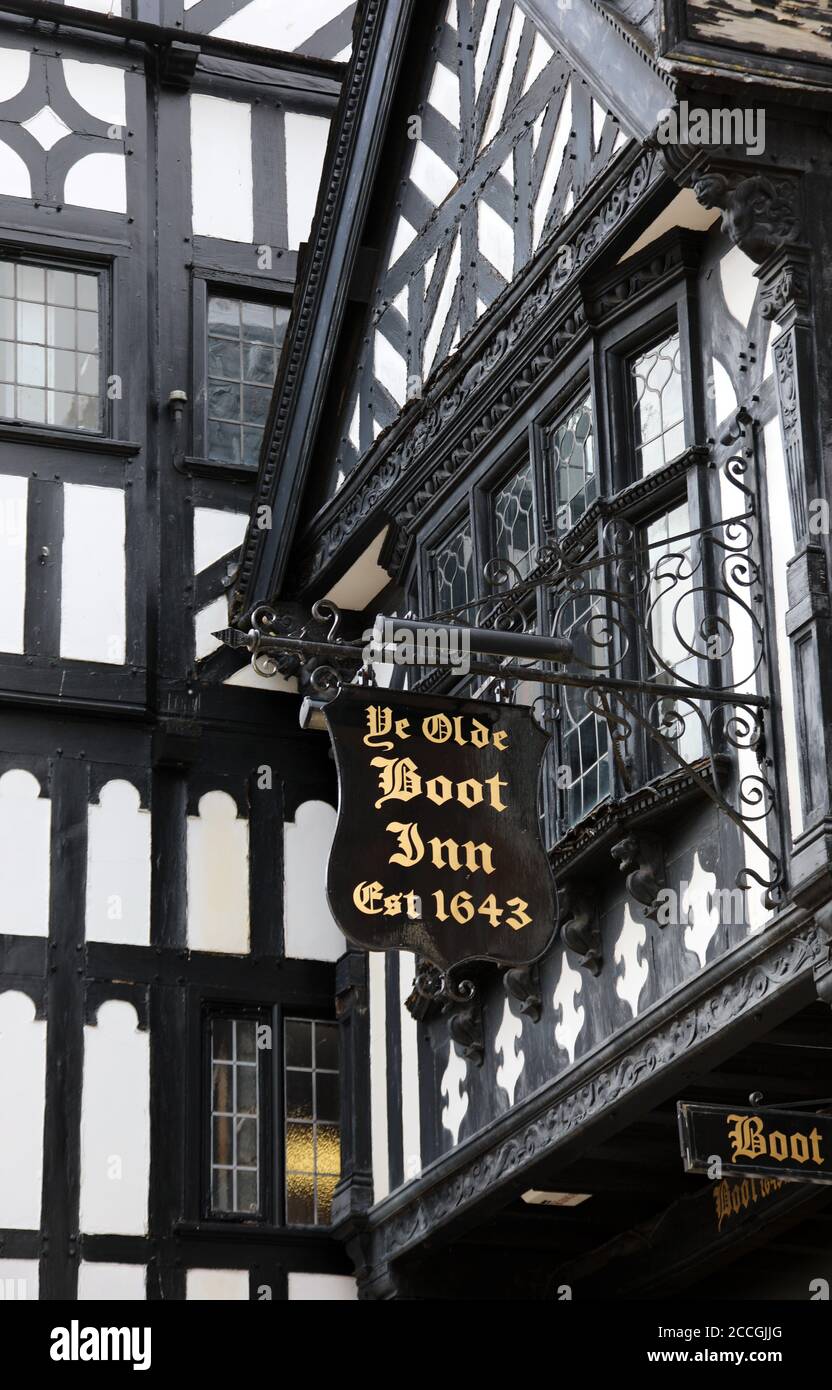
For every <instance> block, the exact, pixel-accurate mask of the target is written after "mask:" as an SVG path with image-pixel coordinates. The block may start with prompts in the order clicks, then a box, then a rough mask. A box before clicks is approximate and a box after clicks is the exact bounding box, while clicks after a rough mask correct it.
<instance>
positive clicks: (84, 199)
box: [64, 150, 127, 213]
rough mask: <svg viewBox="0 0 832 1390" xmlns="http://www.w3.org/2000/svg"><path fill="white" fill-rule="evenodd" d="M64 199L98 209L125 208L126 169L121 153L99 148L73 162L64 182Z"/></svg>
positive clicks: (101, 210) (81, 206) (122, 210)
mask: <svg viewBox="0 0 832 1390" xmlns="http://www.w3.org/2000/svg"><path fill="white" fill-rule="evenodd" d="M64 201H65V202H67V203H72V204H73V205H74V206H75V207H79V208H96V209H97V210H98V211H99V212H122V213H124V212H126V211H127V171H126V166H125V157H124V155H123V154H115V153H113V154H110V153H109V152H107V151H103V150H99V151H97V152H96V153H95V154H85V155H82V157H81V158H80V159H78V160H76V162H75V163H74V164H73V165H72V167H71V168H70V170H69V172H68V173H67V176H66V179H65V181H64Z"/></svg>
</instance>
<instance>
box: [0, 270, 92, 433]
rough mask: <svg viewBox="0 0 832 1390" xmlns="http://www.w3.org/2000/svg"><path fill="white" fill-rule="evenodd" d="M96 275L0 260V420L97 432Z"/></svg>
mask: <svg viewBox="0 0 832 1390" xmlns="http://www.w3.org/2000/svg"><path fill="white" fill-rule="evenodd" d="M99 283H100V276H98V275H96V274H88V273H86V272H84V271H78V270H66V269H62V268H59V267H57V266H43V265H28V264H25V263H24V262H22V261H11V260H0V414H2V415H4V416H6V418H8V419H14V420H30V421H32V422H33V423H34V424H39V425H57V426H60V427H61V428H63V429H70V430H90V431H93V430H100V429H101V418H102V399H103V396H102V390H101V341H102V334H101V322H100V319H101V315H100V310H99Z"/></svg>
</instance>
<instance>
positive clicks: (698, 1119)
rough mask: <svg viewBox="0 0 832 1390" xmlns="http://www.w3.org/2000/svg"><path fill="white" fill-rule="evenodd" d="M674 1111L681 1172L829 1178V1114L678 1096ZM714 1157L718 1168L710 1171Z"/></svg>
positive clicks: (810, 1179)
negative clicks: (693, 1102) (693, 1100)
mask: <svg viewBox="0 0 832 1390" xmlns="http://www.w3.org/2000/svg"><path fill="white" fill-rule="evenodd" d="M678 1116H679V1139H680V1142H681V1146H682V1158H683V1161H684V1165H685V1172H687V1173H708V1175H709V1176H710V1177H717V1176H730V1175H731V1174H732V1173H757V1174H758V1175H761V1176H763V1177H772V1178H780V1179H781V1181H783V1182H814V1183H832V1115H817V1114H812V1113H811V1112H807V1111H805V1110H768V1109H764V1108H762V1107H760V1109H758V1110H751V1109H748V1108H746V1107H743V1106H737V1105H730V1106H725V1105H689V1104H687V1103H686V1102H685V1101H679V1104H678ZM715 1159H719V1160H720V1166H721V1174H719V1173H717V1172H715V1171H714V1169H715V1163H714V1160H715Z"/></svg>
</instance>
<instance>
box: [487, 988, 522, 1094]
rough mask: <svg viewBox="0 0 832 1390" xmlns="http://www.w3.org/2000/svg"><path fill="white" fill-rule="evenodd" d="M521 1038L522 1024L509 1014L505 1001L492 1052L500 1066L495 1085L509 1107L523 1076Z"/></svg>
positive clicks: (509, 1010) (508, 1006)
mask: <svg viewBox="0 0 832 1390" xmlns="http://www.w3.org/2000/svg"><path fill="white" fill-rule="evenodd" d="M522 1036H523V1024H522V1022H521V1020H520V1019H519V1018H516V1017H515V1015H514V1014H513V1013H512V1012H511V1005H510V1004H509V1002H508V999H506V1000H505V1001H504V1003H503V1018H502V1022H501V1023H500V1027H499V1029H498V1030H497V1034H496V1036H495V1038H494V1052H495V1054H496V1056H497V1059H498V1060H499V1063H500V1065H499V1066H498V1067H497V1085H498V1086H499V1087H500V1089H501V1090H502V1091H505V1093H506V1096H507V1098H508V1103H509V1105H513V1104H514V1097H515V1093H516V1091H517V1082H518V1081H519V1080H520V1077H521V1076H522V1074H523V1067H524V1065H525V1061H526V1056H525V1053H524V1052H523V1049H522V1047H520V1046H519V1043H520V1039H521V1038H522Z"/></svg>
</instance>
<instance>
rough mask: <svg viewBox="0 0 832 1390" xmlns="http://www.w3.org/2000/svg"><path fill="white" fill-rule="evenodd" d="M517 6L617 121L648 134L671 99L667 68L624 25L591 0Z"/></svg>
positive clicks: (528, 1) (538, 0) (542, 0)
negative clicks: (594, 91) (594, 90)
mask: <svg viewBox="0 0 832 1390" xmlns="http://www.w3.org/2000/svg"><path fill="white" fill-rule="evenodd" d="M519 4H520V8H521V9H522V10H523V11H524V12H525V13H526V14H527V15H528V17H529V19H531V20H532V21H533V22H534V23H535V24H536V25H537V27H538V29H539V30H540V32H541V33H542V34H543V35H544V37H545V38H547V39H548V40H549V42H550V43H551V44H554V45H555V47H557V48H559V49H560V50H561V52H562V53H563V54H564V55H565V56H566V57H567V58H568V59H569V61H570V63H571V64H572V65H573V67H575V68H576V69H577V71H578V72H579V73H580V74H581V76H582V77H583V78H585V79H586V81H587V82H591V83H592V84H593V86H594V87H595V89H596V90H597V91H598V93H599V95H600V96H602V97H603V98H604V101H605V102H606V104H607V106H608V107H609V109H610V111H612V112H614V114H615V115H616V116H618V117H619V118H620V120H621V123H622V125H624V126H625V128H626V129H628V130H629V131H630V133H631V134H632V135H635V136H637V137H638V138H639V139H640V140H646V139H647V137H648V136H649V135H652V134H653V132H654V131H655V129H656V126H657V125H658V123H659V119H660V112H662V111H666V110H668V109H669V108H670V107H672V106H673V105H674V102H675V96H674V85H673V81H672V78H671V77H670V75H669V74H667V73H665V72H663V71H662V69H661V68H660V67H659V64H658V63H657V62H656V60H655V59H654V58H653V57H652V55H651V54H650V53H649V52H648V50H647V49H646V48H645V46H644V44H643V41H641V40H639V39H638V38H636V37H635V36H634V35H633V34H632V33H631V31H630V30H629V28H627V27H626V26H625V25H624V24H623V23H621V22H620V20H619V19H616V18H615V17H614V16H613V15H612V14H610V13H609V11H607V10H605V9H603V7H602V6H601V5H600V4H598V3H597V0H572V4H571V5H568V6H563V7H561V6H560V5H558V3H557V0H519Z"/></svg>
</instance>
